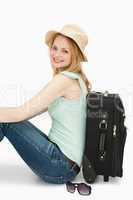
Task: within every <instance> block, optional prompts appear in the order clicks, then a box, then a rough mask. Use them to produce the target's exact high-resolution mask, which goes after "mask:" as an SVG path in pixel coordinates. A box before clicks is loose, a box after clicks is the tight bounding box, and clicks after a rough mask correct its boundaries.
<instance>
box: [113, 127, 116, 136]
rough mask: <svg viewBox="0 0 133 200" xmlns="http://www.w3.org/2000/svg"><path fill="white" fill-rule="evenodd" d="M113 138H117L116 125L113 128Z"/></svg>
mask: <svg viewBox="0 0 133 200" xmlns="http://www.w3.org/2000/svg"><path fill="white" fill-rule="evenodd" d="M113 137H114V138H116V125H114V127H113Z"/></svg>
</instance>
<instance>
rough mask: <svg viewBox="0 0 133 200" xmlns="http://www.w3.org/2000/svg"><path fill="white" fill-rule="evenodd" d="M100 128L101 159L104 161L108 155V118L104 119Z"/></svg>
mask: <svg viewBox="0 0 133 200" xmlns="http://www.w3.org/2000/svg"><path fill="white" fill-rule="evenodd" d="M99 130H100V140H99V160H100V161H104V160H105V156H106V151H105V139H106V132H107V122H106V120H105V119H104V120H102V121H101V122H100V124H99Z"/></svg>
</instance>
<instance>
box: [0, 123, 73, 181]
mask: <svg viewBox="0 0 133 200" xmlns="http://www.w3.org/2000/svg"><path fill="white" fill-rule="evenodd" d="M4 136H6V137H7V138H8V140H9V141H10V142H11V144H12V145H13V146H14V148H15V149H16V151H17V152H18V153H19V155H20V156H21V158H22V159H23V160H24V161H25V163H26V164H27V165H28V166H29V167H30V169H31V170H32V171H33V172H34V173H35V174H36V175H37V176H39V177H40V178H41V179H43V180H44V181H45V182H48V183H55V184H63V183H66V182H67V181H72V180H73V179H74V178H75V177H76V175H77V172H76V171H74V169H73V167H72V166H71V164H70V163H69V161H68V159H67V157H66V156H65V155H64V154H63V152H62V151H61V150H60V148H59V147H58V145H57V144H55V143H53V142H52V141H50V139H49V138H48V136H47V135H46V134H45V133H43V132H42V131H41V130H40V129H38V128H37V127H36V126H35V125H33V124H32V123H31V122H30V121H28V120H25V121H21V122H10V123H7V122H4V123H3V122H2V123H0V141H1V140H2V139H3V138H4Z"/></svg>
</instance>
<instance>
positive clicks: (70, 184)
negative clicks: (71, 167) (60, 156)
mask: <svg viewBox="0 0 133 200" xmlns="http://www.w3.org/2000/svg"><path fill="white" fill-rule="evenodd" d="M66 187H67V191H68V192H71V193H74V192H75V187H74V184H72V183H71V182H67V184H66Z"/></svg>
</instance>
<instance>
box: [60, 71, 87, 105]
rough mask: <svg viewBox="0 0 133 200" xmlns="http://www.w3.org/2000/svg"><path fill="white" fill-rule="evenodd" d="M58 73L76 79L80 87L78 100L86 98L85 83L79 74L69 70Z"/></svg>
mask: <svg viewBox="0 0 133 200" xmlns="http://www.w3.org/2000/svg"><path fill="white" fill-rule="evenodd" d="M60 73H62V74H64V75H66V76H68V77H70V78H72V79H78V80H79V84H80V88H81V96H80V101H82V100H83V99H86V94H87V89H86V85H85V83H84V81H83V80H82V78H81V77H80V75H79V74H78V73H76V72H69V71H62V72H60Z"/></svg>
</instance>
